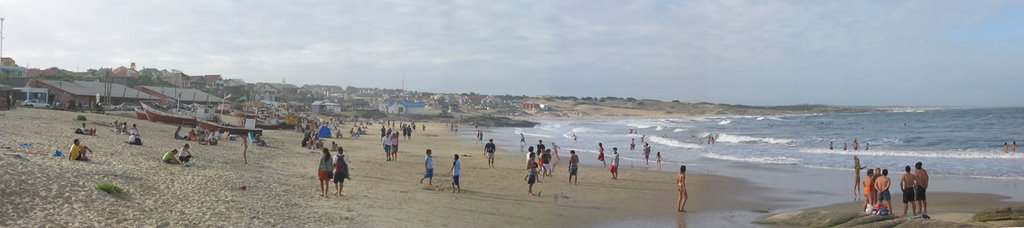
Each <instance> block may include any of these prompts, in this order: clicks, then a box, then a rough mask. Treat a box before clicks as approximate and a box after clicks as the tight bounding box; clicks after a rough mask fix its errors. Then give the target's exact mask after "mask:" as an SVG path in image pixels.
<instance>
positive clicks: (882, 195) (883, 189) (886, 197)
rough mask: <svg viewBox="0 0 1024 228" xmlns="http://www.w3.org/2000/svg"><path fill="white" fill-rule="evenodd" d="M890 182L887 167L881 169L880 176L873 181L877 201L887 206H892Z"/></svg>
mask: <svg viewBox="0 0 1024 228" xmlns="http://www.w3.org/2000/svg"><path fill="white" fill-rule="evenodd" d="M891 184H892V183H891V182H890V181H889V169H883V170H882V176H879V177H878V180H876V181H875V190H877V191H878V200H877V202H878V203H880V204H885V206H886V207H887V208H892V195H891V194H889V187H890V185H891Z"/></svg>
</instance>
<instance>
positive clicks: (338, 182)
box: [333, 147, 350, 196]
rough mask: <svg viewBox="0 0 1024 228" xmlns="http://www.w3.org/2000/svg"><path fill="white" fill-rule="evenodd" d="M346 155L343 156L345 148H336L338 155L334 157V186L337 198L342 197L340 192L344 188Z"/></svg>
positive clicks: (346, 177) (347, 162) (346, 173)
mask: <svg viewBox="0 0 1024 228" xmlns="http://www.w3.org/2000/svg"><path fill="white" fill-rule="evenodd" d="M348 164H350V162H349V160H348V155H345V148H343V147H338V154H337V155H335V156H334V178H333V179H334V185H335V187H337V188H338V192H336V193H334V195H337V196H344V195H342V194H341V190H342V189H344V188H345V179H349V177H348Z"/></svg>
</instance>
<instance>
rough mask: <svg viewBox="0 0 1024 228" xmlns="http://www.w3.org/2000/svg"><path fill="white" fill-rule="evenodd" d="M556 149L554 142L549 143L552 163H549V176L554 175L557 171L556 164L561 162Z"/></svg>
mask: <svg viewBox="0 0 1024 228" xmlns="http://www.w3.org/2000/svg"><path fill="white" fill-rule="evenodd" d="M558 148H559V146H558V145H556V144H555V142H551V157H552V158H553V159H554V161H551V171H550V172H549V174H555V170H558V167H556V166H558V162H559V161H562V158H561V157H558Z"/></svg>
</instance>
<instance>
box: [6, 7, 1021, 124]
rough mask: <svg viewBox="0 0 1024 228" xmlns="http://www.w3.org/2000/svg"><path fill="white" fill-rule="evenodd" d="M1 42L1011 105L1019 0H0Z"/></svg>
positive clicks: (349, 80)
mask: <svg viewBox="0 0 1024 228" xmlns="http://www.w3.org/2000/svg"><path fill="white" fill-rule="evenodd" d="M0 17H5V18H6V19H7V20H6V21H5V23H4V25H5V28H4V32H5V33H4V36H5V39H4V50H3V54H4V55H5V56H9V57H14V58H15V59H16V60H17V61H18V63H19V64H20V65H23V66H27V67H38V68H46V67H51V66H58V67H61V68H66V69H70V70H85V69H88V68H97V67H111V66H121V65H125V66H127V65H128V63H129V62H136V63H138V64H139V65H140V66H145V67H156V68H169V69H180V70H182V71H184V72H186V73H188V74H196V75H198V74H221V75H224V76H225V77H228V78H242V79H245V80H246V81H249V82H253V81H264V82H280V81H282V80H285V81H287V82H288V83H293V84H300V85H301V84H332V85H341V86H348V85H352V86H360V87H381V88H400V87H401V86H402V84H401V82H402V78H403V77H405V78H406V80H405V81H406V85H405V86H406V88H407V89H412V90H422V91H436V92H478V93H488V94H525V95H571V96H602V97H603V96H617V97H636V98H654V99H663V100H674V99H679V100H684V101H693V102H698V101H709V102H722V103H742V104H755V105H780V104H804V103H815V104H835V105H974V106H991V105H996V106H1022V105H1024V99H1021V98H1022V97H1024V95H1022V92H1024V90H1022V88H1024V87H1022V86H1024V1H995V0H994V1H888V0H886V1H729V0H726V1H723V0H712V1H619V0H609V1H602V0H597V1H595V0H587V1H458V0H456V1H334V0H330V1H227V0H224V1H202V0H179V1H104V0H99V1H77V0H68V1H49V0H33V1H29V0H14V1H0Z"/></svg>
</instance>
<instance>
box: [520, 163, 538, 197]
mask: <svg viewBox="0 0 1024 228" xmlns="http://www.w3.org/2000/svg"><path fill="white" fill-rule="evenodd" d="M533 158H534V155H533V153H530V159H529V161H527V162H526V177H525V178H523V180H525V181H526V184H528V185H530V188H529V190H527V193H528V194H530V196H536V194H533V184H534V183H537V162H534V161H533Z"/></svg>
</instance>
